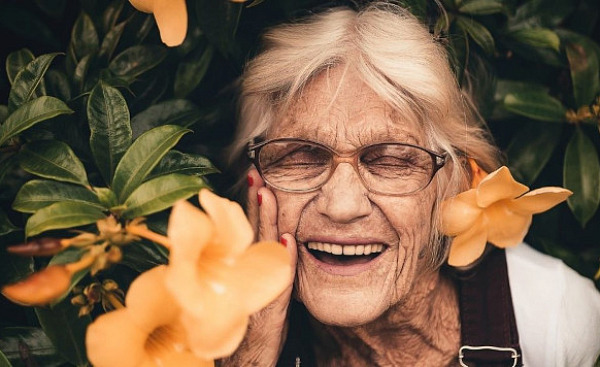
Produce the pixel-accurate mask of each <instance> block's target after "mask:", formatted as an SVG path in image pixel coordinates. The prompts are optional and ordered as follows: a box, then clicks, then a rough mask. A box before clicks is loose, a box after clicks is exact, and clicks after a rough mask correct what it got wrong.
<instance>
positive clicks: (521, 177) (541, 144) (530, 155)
mask: <svg viewBox="0 0 600 367" xmlns="http://www.w3.org/2000/svg"><path fill="white" fill-rule="evenodd" d="M562 130H563V127H562V125H559V124H546V123H542V122H530V123H528V124H527V125H525V126H524V127H523V128H522V129H520V130H519V131H518V132H517V134H516V135H515V136H514V138H513V139H512V140H511V142H510V145H509V146H508V148H507V151H506V155H507V156H508V167H509V168H510V171H511V173H512V174H513V176H514V177H515V179H516V180H517V181H518V182H521V183H523V184H525V185H527V186H531V185H532V184H533V182H534V181H535V180H536V178H537V177H538V176H539V174H540V172H541V171H542V170H543V169H544V167H545V166H546V164H547V163H548V161H549V160H550V157H551V156H552V152H554V149H555V148H556V145H557V144H558V142H559V140H560V136H561V132H562Z"/></svg>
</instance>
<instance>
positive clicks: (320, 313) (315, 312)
mask: <svg viewBox="0 0 600 367" xmlns="http://www.w3.org/2000/svg"><path fill="white" fill-rule="evenodd" d="M327 298H329V300H328V301H329V302H327V300H323V301H325V302H313V301H312V300H310V299H308V300H306V301H304V300H301V301H302V302H303V303H304V305H305V306H306V309H307V310H308V312H309V313H310V314H311V315H312V316H313V317H314V318H315V319H316V320H318V321H319V322H321V323H323V324H325V325H332V326H341V327H354V326H361V325H366V324H369V323H371V322H373V321H375V320H377V319H378V318H379V317H380V316H381V315H382V314H383V313H384V312H385V311H387V309H388V308H389V303H388V302H379V303H378V304H376V303H375V302H369V303H366V302H365V299H364V298H359V297H336V296H335V295H332V296H331V297H327Z"/></svg>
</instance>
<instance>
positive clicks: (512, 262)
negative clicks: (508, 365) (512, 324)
mask: <svg viewBox="0 0 600 367" xmlns="http://www.w3.org/2000/svg"><path fill="white" fill-rule="evenodd" d="M506 262H507V266H508V277H509V283H510V289H511V295H512V300H513V305H514V310H515V318H516V322H517V328H518V331H519V341H520V345H521V351H522V352H523V364H524V366H526V367H538V366H539V367H551V366H561V367H562V366H569V367H570V366H578V367H579V366H582V367H586V366H593V365H594V362H595V361H596V357H597V356H598V354H599V353H600V294H599V293H598V291H597V290H596V288H595V287H594V285H593V283H592V281H591V280H589V279H586V278H584V277H582V276H580V275H579V274H577V273H576V272H575V271H574V270H572V269H570V268H569V267H568V266H566V265H565V264H564V263H563V262H562V261H560V260H558V259H555V258H553V257H550V256H548V255H544V254H542V253H540V252H538V251H536V250H534V249H532V248H531V247H529V246H528V245H526V244H520V245H518V246H516V247H513V248H508V249H506Z"/></svg>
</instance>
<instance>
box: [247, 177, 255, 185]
mask: <svg viewBox="0 0 600 367" xmlns="http://www.w3.org/2000/svg"><path fill="white" fill-rule="evenodd" d="M252 185H254V178H252V176H250V175H248V187H250V186H252Z"/></svg>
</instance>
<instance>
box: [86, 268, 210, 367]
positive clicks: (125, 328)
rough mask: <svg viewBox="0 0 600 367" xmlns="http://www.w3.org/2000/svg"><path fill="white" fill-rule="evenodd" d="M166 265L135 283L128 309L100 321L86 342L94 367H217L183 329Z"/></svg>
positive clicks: (101, 318) (90, 332)
mask: <svg viewBox="0 0 600 367" xmlns="http://www.w3.org/2000/svg"><path fill="white" fill-rule="evenodd" d="M165 270H166V269H165V266H164V265H163V266H158V267H156V268H153V269H151V270H149V271H147V272H145V273H143V274H142V275H140V276H139V277H138V278H137V279H136V280H134V281H133V283H131V287H130V288H129V292H127V297H126V299H125V302H126V305H127V307H124V308H120V309H118V310H116V311H112V312H109V313H107V314H104V315H102V316H100V317H98V318H97V319H96V320H95V321H94V322H93V323H92V324H91V325H90V326H89V327H88V330H87V334H86V338H85V342H86V349H87V355H88V358H89V360H90V362H91V363H92V364H93V365H94V366H96V367H103V366H106V367H113V366H121V367H129V366H131V367H134V366H145V367H146V366H147V367H151V366H157V367H168V366H197V367H205V366H211V367H212V366H213V365H214V363H213V361H212V360H210V361H207V360H202V359H200V358H197V357H196V356H194V354H192V353H191V351H190V349H189V348H188V344H187V341H186V336H185V332H184V331H183V327H182V325H181V320H180V318H179V317H180V311H181V310H180V308H179V306H178V305H177V302H175V300H174V299H173V297H172V296H171V294H170V292H169V291H168V290H167V289H166V287H165V283H164V276H165Z"/></svg>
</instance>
